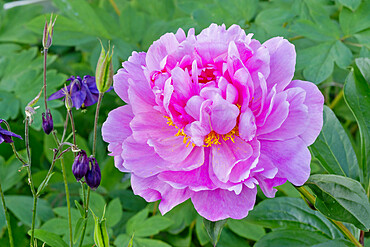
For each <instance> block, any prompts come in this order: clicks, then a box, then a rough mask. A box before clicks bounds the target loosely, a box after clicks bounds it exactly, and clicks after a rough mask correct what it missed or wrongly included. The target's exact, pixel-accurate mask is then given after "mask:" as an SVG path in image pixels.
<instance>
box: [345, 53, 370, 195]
mask: <svg viewBox="0 0 370 247" xmlns="http://www.w3.org/2000/svg"><path fill="white" fill-rule="evenodd" d="M355 62H356V65H357V67H358V68H359V70H358V69H357V68H355V69H354V70H353V71H351V72H350V73H349V75H348V77H347V79H346V83H345V85H344V99H345V101H346V103H347V105H348V107H349V108H350V109H351V111H352V113H353V115H354V116H355V118H356V120H357V124H358V127H359V130H360V131H359V132H360V140H361V149H360V150H361V156H360V157H361V159H360V161H359V163H360V168H361V169H362V174H363V176H364V177H363V180H361V182H363V183H364V184H365V189H366V191H367V193H368V194H369V189H370V186H369V180H370V121H369V119H370V111H369V109H370V98H369V95H370V85H369V83H370V81H366V79H367V80H368V78H369V75H368V73H369V72H368V71H367V68H369V67H370V59H368V58H358V59H356V60H355ZM365 71H367V72H365Z"/></svg>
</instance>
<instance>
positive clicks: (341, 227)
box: [295, 186, 363, 247]
mask: <svg viewBox="0 0 370 247" xmlns="http://www.w3.org/2000/svg"><path fill="white" fill-rule="evenodd" d="M295 188H296V189H297V190H298V191H299V193H301V195H303V196H304V198H306V199H307V200H308V201H309V202H310V203H311V204H312V205H315V200H316V198H315V197H314V196H313V195H312V194H311V193H310V192H309V191H308V190H307V189H306V188H304V187H303V186H301V187H295ZM326 218H327V219H328V220H330V221H331V222H332V223H333V224H334V225H335V226H336V227H337V228H338V229H339V230H340V231H341V232H342V233H343V234H344V236H346V237H347V238H348V239H349V240H350V241H351V242H352V243H353V244H354V245H355V246H356V247H363V246H362V245H361V244H360V242H359V241H358V240H357V239H356V238H355V237H354V236H353V235H352V233H351V232H350V231H349V230H348V229H347V227H345V226H344V225H343V224H342V222H339V221H336V220H333V219H330V218H328V217H326Z"/></svg>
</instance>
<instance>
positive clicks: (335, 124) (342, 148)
mask: <svg viewBox="0 0 370 247" xmlns="http://www.w3.org/2000/svg"><path fill="white" fill-rule="evenodd" d="M323 120H324V124H323V128H322V130H321V132H320V135H319V136H318V138H317V139H316V141H315V142H314V143H313V144H312V146H311V150H312V152H313V154H314V155H315V157H316V158H317V159H318V160H319V161H320V163H321V165H322V166H323V167H324V168H325V170H327V171H328V172H329V173H331V174H337V175H342V176H347V177H351V178H353V179H359V174H360V170H359V167H358V162H357V157H356V153H355V151H354V150H353V147H352V144H351V141H350V140H349V138H348V136H347V134H346V132H345V131H344V129H343V127H342V125H341V124H340V122H339V120H338V119H337V118H336V116H335V114H334V113H333V111H332V110H330V108H329V107H327V106H324V112H323Z"/></svg>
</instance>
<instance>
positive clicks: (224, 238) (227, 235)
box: [217, 227, 249, 247]
mask: <svg viewBox="0 0 370 247" xmlns="http://www.w3.org/2000/svg"><path fill="white" fill-rule="evenodd" d="M229 246H243V247H249V244H248V240H246V239H244V238H241V237H239V236H238V235H236V234H234V233H233V232H232V231H230V230H229V229H228V228H227V227H225V228H224V230H223V231H222V234H221V237H220V241H219V242H218V244H217V247H229Z"/></svg>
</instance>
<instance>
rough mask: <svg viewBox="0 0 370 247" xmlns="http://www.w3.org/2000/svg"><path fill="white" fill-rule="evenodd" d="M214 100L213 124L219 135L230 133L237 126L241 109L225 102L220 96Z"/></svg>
mask: <svg viewBox="0 0 370 247" xmlns="http://www.w3.org/2000/svg"><path fill="white" fill-rule="evenodd" d="M216 96H217V97H215V98H214V100H213V105H212V113H211V124H212V129H213V130H214V131H215V132H217V133H218V134H221V135H223V134H227V133H229V132H230V131H231V130H232V129H233V128H234V127H235V125H236V118H237V117H238V115H239V109H238V107H237V106H236V105H234V104H231V103H230V102H229V101H227V100H224V99H223V98H222V97H221V96H220V95H219V94H218V95H216Z"/></svg>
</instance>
